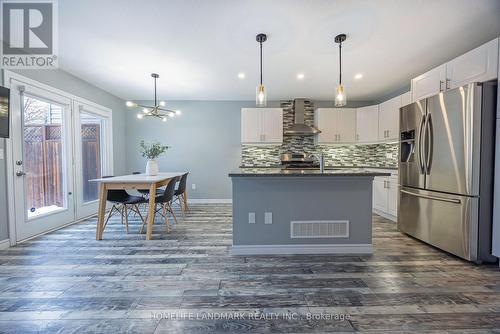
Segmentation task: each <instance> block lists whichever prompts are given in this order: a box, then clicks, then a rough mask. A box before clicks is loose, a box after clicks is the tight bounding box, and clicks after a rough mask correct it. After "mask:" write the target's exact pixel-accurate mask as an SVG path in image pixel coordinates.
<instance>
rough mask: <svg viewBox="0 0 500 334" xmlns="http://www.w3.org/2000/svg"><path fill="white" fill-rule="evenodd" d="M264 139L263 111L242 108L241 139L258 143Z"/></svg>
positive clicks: (245, 141)
mask: <svg viewBox="0 0 500 334" xmlns="http://www.w3.org/2000/svg"><path fill="white" fill-rule="evenodd" d="M261 139H262V113H261V112H260V109H256V108H244V109H241V141H242V142H243V143H258V142H260V141H261Z"/></svg>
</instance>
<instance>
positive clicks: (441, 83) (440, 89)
mask: <svg viewBox="0 0 500 334" xmlns="http://www.w3.org/2000/svg"><path fill="white" fill-rule="evenodd" d="M443 84H444V81H443V80H439V91H440V92H442V91H443Z"/></svg>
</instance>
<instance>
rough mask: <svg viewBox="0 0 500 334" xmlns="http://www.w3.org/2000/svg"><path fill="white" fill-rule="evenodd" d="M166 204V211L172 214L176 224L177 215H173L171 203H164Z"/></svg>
mask: <svg viewBox="0 0 500 334" xmlns="http://www.w3.org/2000/svg"><path fill="white" fill-rule="evenodd" d="M166 204H167V206H168V209H169V210H168V211H170V213H171V214H172V217H174V221H175V225H177V217H176V216H175V213H174V209H172V205H170V203H166Z"/></svg>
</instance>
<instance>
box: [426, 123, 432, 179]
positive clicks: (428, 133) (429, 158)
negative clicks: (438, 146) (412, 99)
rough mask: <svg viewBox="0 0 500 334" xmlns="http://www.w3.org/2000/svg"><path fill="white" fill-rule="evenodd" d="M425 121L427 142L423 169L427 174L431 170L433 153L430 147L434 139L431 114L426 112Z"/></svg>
mask: <svg viewBox="0 0 500 334" xmlns="http://www.w3.org/2000/svg"><path fill="white" fill-rule="evenodd" d="M426 118H427V121H426V122H425V123H426V124H425V135H426V137H427V140H426V142H427V144H426V150H425V153H426V157H425V169H426V173H427V174H429V172H430V170H431V164H432V153H433V149H432V146H433V141H434V137H433V134H432V117H431V114H427V117H426Z"/></svg>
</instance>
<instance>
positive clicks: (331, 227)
mask: <svg viewBox="0 0 500 334" xmlns="http://www.w3.org/2000/svg"><path fill="white" fill-rule="evenodd" d="M290 237H291V238H292V239H297V238H308V239H311V238H349V221H348V220H302V221H292V222H290Z"/></svg>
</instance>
